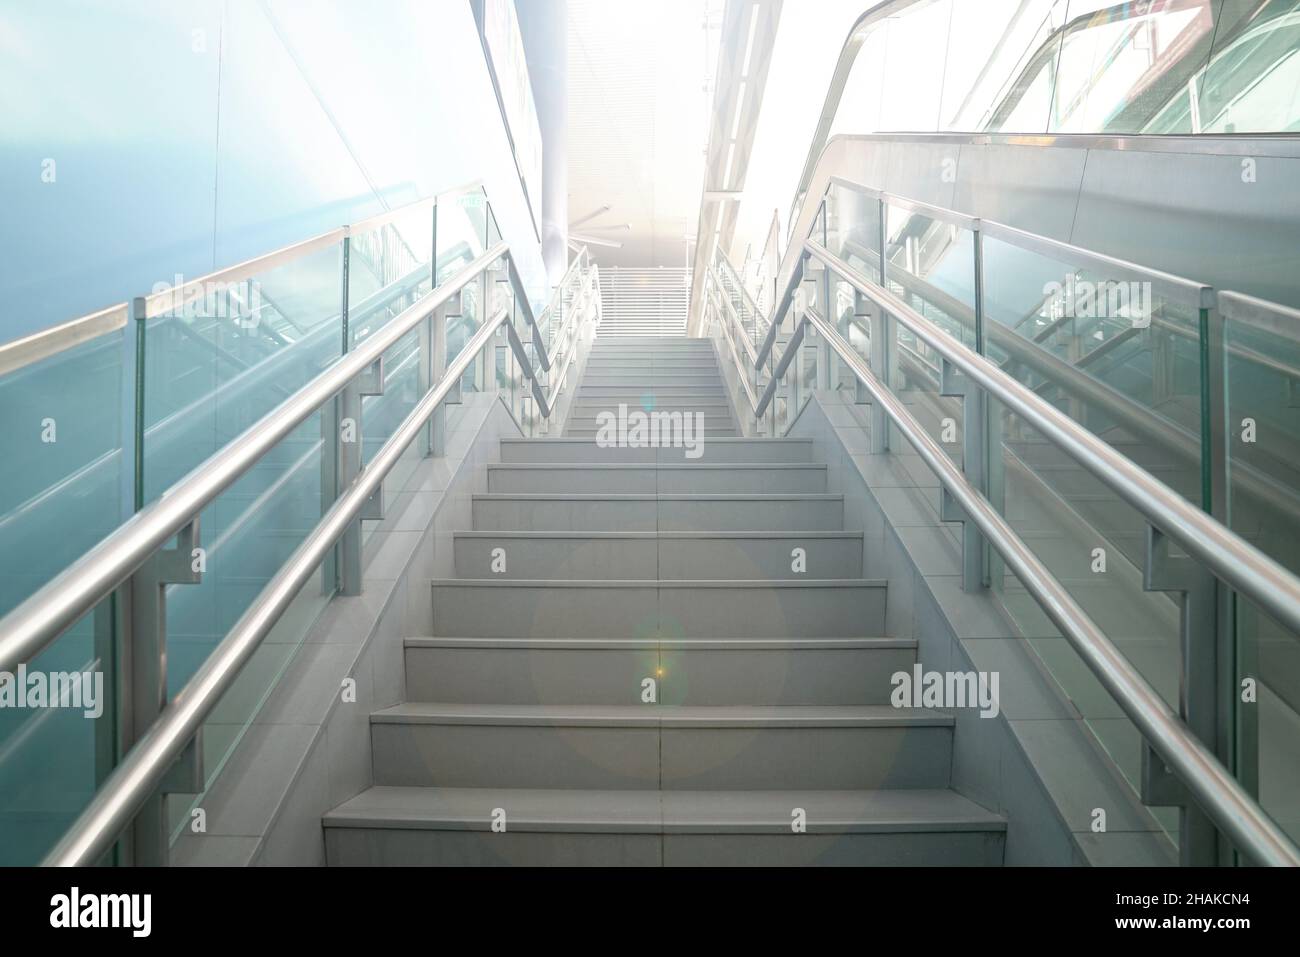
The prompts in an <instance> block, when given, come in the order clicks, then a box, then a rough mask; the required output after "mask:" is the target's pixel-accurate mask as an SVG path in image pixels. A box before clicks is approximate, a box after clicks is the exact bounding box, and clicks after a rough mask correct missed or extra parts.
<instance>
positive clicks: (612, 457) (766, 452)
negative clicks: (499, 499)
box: [501, 439, 812, 464]
mask: <svg viewBox="0 0 1300 957" xmlns="http://www.w3.org/2000/svg"><path fill="white" fill-rule="evenodd" d="M687 451H688V450H687V449H685V448H677V447H673V446H667V447H664V448H653V447H651V448H645V447H640V446H638V447H631V446H628V447H622V446H614V447H601V446H598V445H597V444H596V442H595V441H594V440H587V439H581V440H574V441H564V440H560V441H555V440H545V441H533V442H529V441H512V440H507V441H503V442H502V443H501V461H502V462H542V463H555V462H559V463H573V462H687V461H693V462H739V463H746V464H759V463H763V462H811V461H812V443H811V442H799V441H794V442H779V441H771V440H762V439H737V440H733V441H729V442H709V441H705V443H704V446H703V450H702V454H701V456H700V457H699V458H698V459H687V458H686V452H687Z"/></svg>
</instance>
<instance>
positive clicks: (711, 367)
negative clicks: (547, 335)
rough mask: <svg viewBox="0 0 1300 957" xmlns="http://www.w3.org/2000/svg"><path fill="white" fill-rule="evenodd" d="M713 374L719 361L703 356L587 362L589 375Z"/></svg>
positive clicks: (608, 358)
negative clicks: (646, 372)
mask: <svg viewBox="0 0 1300 957" xmlns="http://www.w3.org/2000/svg"><path fill="white" fill-rule="evenodd" d="M645 371H654V372H711V373H715V374H716V373H717V371H718V363H717V360H715V359H714V358H713V356H711V355H702V356H698V357H696V356H643V357H634V356H604V355H597V356H592V357H591V358H589V359H588V360H587V374H588V375H594V374H596V373H598V372H605V373H622V372H630V373H636V372H645Z"/></svg>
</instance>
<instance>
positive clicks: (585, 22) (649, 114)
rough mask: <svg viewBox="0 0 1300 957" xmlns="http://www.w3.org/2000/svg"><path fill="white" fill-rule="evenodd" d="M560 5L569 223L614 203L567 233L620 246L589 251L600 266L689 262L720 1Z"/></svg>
mask: <svg viewBox="0 0 1300 957" xmlns="http://www.w3.org/2000/svg"><path fill="white" fill-rule="evenodd" d="M568 10H569V77H568V85H569V116H568V119H569V130H568V140H569V142H568V153H569V157H568V159H569V221H570V223H574V222H576V221H577V220H579V219H582V218H583V217H585V216H586V215H587V214H589V213H591V212H593V211H595V210H596V209H598V208H599V207H601V206H605V205H608V206H609V207H610V210H609V211H608V212H606V213H603V214H602V215H600V216H598V217H596V218H594V219H592V220H591V221H589V222H587V223H584V224H582V225H578V226H575V227H574V228H573V232H575V233H578V234H586V235H590V236H595V237H600V238H605V239H610V240H612V241H615V242H621V243H623V248H622V249H610V248H599V247H595V246H593V247H591V249H592V252H593V253H595V254H596V258H597V261H598V262H600V263H603V264H606V265H624V266H686V265H689V264H690V259H689V253H690V252H691V251H692V250H690V249H688V240H687V239H686V236H687V234H688V233H693V232H694V230H695V226H696V219H697V216H698V213H699V207H700V195H701V190H702V187H703V181H704V179H703V178H704V151H705V147H706V145H707V143H708V132H709V130H708V122H709V109H710V105H711V96H712V92H711V87H710V86H709V85H708V84H709V75H710V73H711V72H712V70H713V63H714V59H715V58H716V54H717V46H718V30H717V28H718V25H719V22H720V21H721V13H722V0H652V2H646V0H569V2H568ZM706 22H707V23H708V24H709V26H708V27H707V28H706ZM623 223H627V224H629V225H630V227H631V228H630V229H626V230H617V229H607V228H602V227H610V226H617V225H620V224H623Z"/></svg>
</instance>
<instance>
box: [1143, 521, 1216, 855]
mask: <svg viewBox="0 0 1300 957" xmlns="http://www.w3.org/2000/svg"><path fill="white" fill-rule="evenodd" d="M1142 587H1143V588H1144V589H1145V590H1146V591H1164V592H1173V593H1175V596H1176V597H1175V600H1176V601H1177V603H1178V610H1179V615H1178V618H1179V628H1178V631H1179V635H1178V639H1179V651H1180V653H1181V659H1182V671H1181V674H1180V681H1179V695H1178V697H1179V700H1178V711H1179V715H1180V716H1181V717H1182V719H1183V721H1185V722H1186V723H1187V726H1188V728H1189V729H1190V730H1191V731H1192V733H1193V734H1195V735H1196V736H1197V737H1199V738H1200V739H1201V741H1202V742H1203V743H1204V744H1205V745H1206V747H1208V748H1210V749H1211V750H1212V751H1214V752H1215V753H1216V754H1218V755H1219V757H1220V759H1222V758H1223V756H1224V755H1223V753H1222V751H1223V742H1222V741H1221V740H1220V739H1219V734H1218V729H1219V726H1220V720H1219V710H1220V702H1219V676H1218V670H1219V669H1218V658H1219V644H1220V643H1219V633H1218V632H1219V626H1218V615H1217V609H1216V605H1217V604H1218V598H1217V593H1218V582H1217V580H1216V579H1215V577H1214V576H1213V575H1212V574H1211V573H1210V572H1209V571H1208V570H1207V569H1206V568H1204V566H1202V565H1201V564H1200V563H1199V562H1197V561H1194V560H1193V559H1191V558H1190V557H1188V556H1186V555H1173V554H1171V553H1170V541H1169V539H1168V538H1167V537H1166V536H1165V535H1164V534H1163V533H1162V532H1161V531H1160V530H1159V529H1157V528H1156V527H1155V526H1153V525H1149V524H1148V525H1147V529H1146V558H1145V562H1144V567H1143V576H1142ZM1148 749H1149V745H1146V744H1145V742H1144V750H1148ZM1160 766H1161V763H1160V761H1159V759H1158V758H1155V756H1154V755H1150V756H1144V760H1143V782H1142V783H1143V794H1142V797H1143V800H1144V801H1147V802H1148V803H1154V802H1155V801H1160V802H1161V803H1174V804H1176V805H1177V806H1178V808H1179V841H1178V846H1179V856H1180V858H1181V863H1182V864H1183V866H1186V867H1193V866H1194V867H1208V866H1214V865H1217V864H1219V863H1220V853H1221V847H1220V840H1219V835H1218V831H1217V829H1216V828H1215V827H1214V824H1213V822H1211V820H1210V818H1209V817H1208V816H1207V815H1206V814H1205V812H1204V811H1202V810H1201V809H1200V807H1198V806H1197V805H1196V804H1195V803H1194V802H1193V801H1192V800H1191V799H1190V797H1189V796H1188V795H1186V794H1185V793H1182V789H1181V788H1175V787H1169V786H1160V784H1159V774H1158V770H1159V768H1160Z"/></svg>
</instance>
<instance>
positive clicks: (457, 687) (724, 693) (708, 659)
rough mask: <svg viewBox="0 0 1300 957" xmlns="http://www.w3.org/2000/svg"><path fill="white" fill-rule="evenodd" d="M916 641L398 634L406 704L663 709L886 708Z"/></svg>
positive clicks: (910, 661)
mask: <svg viewBox="0 0 1300 957" xmlns="http://www.w3.org/2000/svg"><path fill="white" fill-rule="evenodd" d="M915 660H916V642H915V641H910V640H905V639H897V638H802V639H788V638H768V639H754V638H697V639H681V640H656V639H644V638H624V639H604V638H600V639H579V638H524V639H518V638H408V639H406V697H407V700H408V701H442V702H465V703H471V704H492V703H498V702H499V703H505V704H526V705H545V704H570V703H571V704H595V705H601V704H603V705H618V704H629V705H632V704H639V703H640V702H641V698H642V694H643V682H644V681H645V680H646V679H647V678H650V679H654V680H655V682H656V696H657V700H658V701H659V702H661V703H663V704H666V705H747V704H748V705H866V704H888V703H889V696H890V693H891V691H892V685H891V683H890V679H891V677H892V676H893V675H894V674H895V673H897V672H899V671H907V672H910V670H911V668H912V666H913V664H914V663H915Z"/></svg>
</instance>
